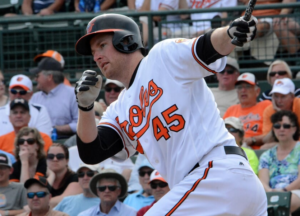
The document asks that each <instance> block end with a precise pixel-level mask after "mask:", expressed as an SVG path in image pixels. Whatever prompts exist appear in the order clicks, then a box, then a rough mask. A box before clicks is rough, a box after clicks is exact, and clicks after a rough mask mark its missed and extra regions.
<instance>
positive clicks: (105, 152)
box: [76, 126, 123, 164]
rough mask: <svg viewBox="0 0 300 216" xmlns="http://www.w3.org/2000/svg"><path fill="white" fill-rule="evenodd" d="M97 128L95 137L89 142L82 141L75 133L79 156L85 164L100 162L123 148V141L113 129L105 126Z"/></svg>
mask: <svg viewBox="0 0 300 216" xmlns="http://www.w3.org/2000/svg"><path fill="white" fill-rule="evenodd" d="M97 128H98V135H97V138H96V139H95V140H94V141H93V142H91V143H83V142H82V141H81V139H80V138H79V136H78V135H76V137H77V138H76V139H77V147H78V152H79V156H80V158H81V160H82V161H83V162H84V163H87V164H97V163H100V162H102V161H104V160H106V159H107V158H110V157H112V156H114V155H115V154H116V153H118V152H119V151H121V150H122V149H123V141H122V139H121V137H120V136H119V134H118V133H117V132H116V131H115V130H114V129H112V128H109V127H105V126H99V127H97Z"/></svg>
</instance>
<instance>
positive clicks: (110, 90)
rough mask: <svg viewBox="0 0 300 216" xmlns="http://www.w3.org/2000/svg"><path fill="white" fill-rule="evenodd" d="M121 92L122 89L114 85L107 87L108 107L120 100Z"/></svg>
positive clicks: (106, 99)
mask: <svg viewBox="0 0 300 216" xmlns="http://www.w3.org/2000/svg"><path fill="white" fill-rule="evenodd" d="M121 90H122V88H120V87H119V86H117V85H116V84H113V83H110V84H108V85H106V86H105V101H106V104H107V106H109V105H110V104H111V103H112V102H114V101H116V100H117V99H118V97H119V94H120V92H121Z"/></svg>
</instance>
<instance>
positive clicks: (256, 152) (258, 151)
mask: <svg viewBox="0 0 300 216" xmlns="http://www.w3.org/2000/svg"><path fill="white" fill-rule="evenodd" d="M265 151H266V149H258V150H254V152H255V154H256V156H257V158H258V159H259V158H260V156H261V155H262V153H264V152H265Z"/></svg>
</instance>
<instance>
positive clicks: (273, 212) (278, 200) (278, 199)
mask: <svg viewBox="0 0 300 216" xmlns="http://www.w3.org/2000/svg"><path fill="white" fill-rule="evenodd" d="M291 194H292V193H291V192H290V191H288V192H267V199H268V215H269V216H289V215H290V205H291Z"/></svg>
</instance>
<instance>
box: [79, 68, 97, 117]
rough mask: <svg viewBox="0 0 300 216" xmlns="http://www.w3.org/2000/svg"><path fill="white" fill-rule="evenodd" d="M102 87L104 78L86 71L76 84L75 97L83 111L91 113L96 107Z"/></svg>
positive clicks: (93, 72)
mask: <svg viewBox="0 0 300 216" xmlns="http://www.w3.org/2000/svg"><path fill="white" fill-rule="evenodd" d="M101 85H102V77H101V76H100V75H97V72H95V71H92V70H86V71H84V72H83V74H82V76H81V78H80V79H79V80H78V81H77V82H76V86H75V95H76V99H77V103H78V108H79V109H81V110H83V111H90V110H91V109H93V107H94V101H95V100H96V99H97V97H98V95H99V93H100V90H101Z"/></svg>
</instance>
